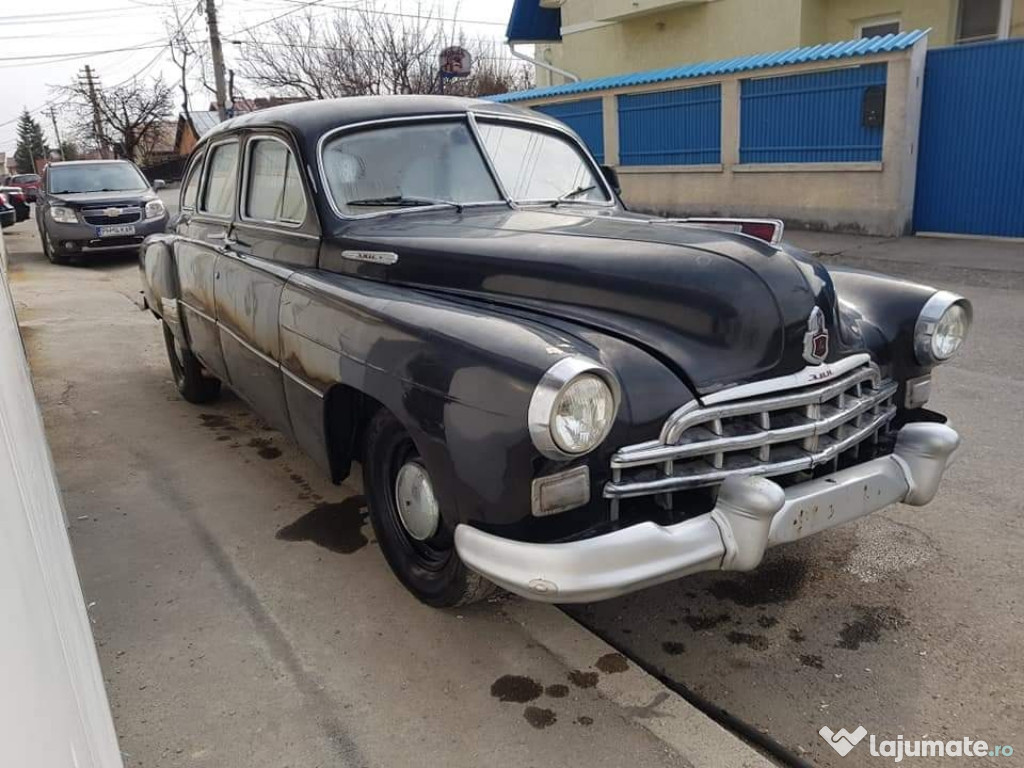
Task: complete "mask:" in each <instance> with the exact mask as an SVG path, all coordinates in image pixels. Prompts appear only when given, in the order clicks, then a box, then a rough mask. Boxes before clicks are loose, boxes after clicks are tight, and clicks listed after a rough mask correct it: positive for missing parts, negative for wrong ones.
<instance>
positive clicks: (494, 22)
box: [0, 0, 512, 154]
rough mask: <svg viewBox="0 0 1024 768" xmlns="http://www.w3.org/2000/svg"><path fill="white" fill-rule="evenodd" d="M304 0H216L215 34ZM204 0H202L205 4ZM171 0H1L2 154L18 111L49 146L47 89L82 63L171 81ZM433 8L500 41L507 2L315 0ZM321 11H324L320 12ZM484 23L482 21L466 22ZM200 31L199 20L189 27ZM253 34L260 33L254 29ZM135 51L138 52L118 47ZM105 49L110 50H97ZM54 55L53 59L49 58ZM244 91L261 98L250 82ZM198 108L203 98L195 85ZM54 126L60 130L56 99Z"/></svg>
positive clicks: (110, 77)
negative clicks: (167, 23)
mask: <svg viewBox="0 0 1024 768" xmlns="http://www.w3.org/2000/svg"><path fill="white" fill-rule="evenodd" d="M304 2H305V0H218V3H217V7H218V17H219V26H220V29H221V35H222V37H223V38H224V39H226V40H229V39H231V37H232V33H237V32H239V31H241V30H244V29H246V28H249V27H252V26H253V25H256V24H258V23H260V22H261V21H266V20H268V19H271V18H273V17H275V16H279V15H281V14H283V13H287V12H289V11H292V12H295V11H298V12H301V11H302V5H303V3H304ZM175 3H176V5H177V6H178V8H179V9H180V10H181V12H182V15H183V16H187V15H188V14H190V13H191V12H192V10H193V9H194V8H195V7H196V3H195V1H194V0H175ZM203 4H204V5H205V1H204V2H203ZM171 5H172V3H171V2H170V0H163V1H162V2H161V0H43V1H42V2H35V3H28V2H21V3H16V2H7V3H4V13H3V15H0V151H2V152H7V153H8V154H11V153H13V152H14V148H15V144H16V136H17V133H16V129H17V119H18V116H19V114H20V113H21V110H22V108H24V107H27V108H28V109H29V110H30V111H33V115H34V117H36V119H37V120H38V121H39V123H40V125H42V126H43V129H44V131H45V132H46V135H47V140H48V141H49V142H50V144H51V146H52V145H53V144H54V143H55V142H54V140H53V126H52V125H51V122H50V117H49V113H48V112H41V111H39V110H40V107H43V106H44V105H45V104H46V103H47V102H48V101H51V100H52V99H53V98H54V95H53V93H52V92H51V86H54V85H64V84H67V83H70V82H71V81H72V80H73V79H74V78H75V77H76V75H77V73H78V72H79V71H80V70H81V68H82V67H83V66H84V65H85V64H89V65H91V66H92V68H93V70H94V71H95V72H96V73H97V75H99V77H100V78H101V81H102V83H103V84H106V85H115V84H117V83H119V82H122V81H124V80H127V79H129V78H131V77H132V76H133V75H135V74H137V73H139V72H140V71H142V72H144V73H145V75H147V76H148V75H154V74H159V73H160V72H163V74H164V77H165V78H166V79H167V80H168V81H169V82H174V81H175V77H176V75H177V70H176V69H175V68H174V66H173V64H171V63H170V56H169V54H168V52H167V49H166V48H161V46H163V45H164V44H165V43H166V31H165V20H167V19H173V13H172V10H171ZM418 5H419V6H420V7H421V8H423V9H430V8H436V9H437V10H436V12H435V13H434V15H435V16H443V17H447V18H458V19H459V20H460V21H462V22H463V24H462V26H463V27H464V28H465V30H466V33H467V35H468V36H469V37H470V38H471V39H472V38H476V37H493V38H497V39H502V38H503V37H504V32H505V23H506V22H507V21H508V15H509V11H510V10H511V7H512V0H461V1H457V0H422V2H420V3H417V2H416V0H314V2H313V3H311V7H313V8H317V9H318V10H317V13H330V12H331V10H330V7H331V6H334V7H335V8H339V7H346V6H348V7H352V6H360V7H363V8H372V9H374V10H379V11H388V12H398V13H415V12H416V10H417V6H418ZM320 8H323V9H324V10H319V9H320ZM472 22H487V23H472ZM195 29H196V32H197V34H199V35H201V36H202V35H206V34H207V29H206V25H205V23H204V22H203V21H202V19H200V20H199V23H198V24H196V26H195ZM252 34H254V35H256V36H257V37H258V35H259V32H258V30H253V33H252ZM128 48H135V49H136V50H122V49H128ZM104 51H109V52H107V53H103V52H104ZM224 55H225V59H226V63H227V66H228V67H231V66H232V64H236V65H237V62H238V57H239V55H240V49H239V48H237V47H236V46H233V45H230V44H225V45H224ZM54 59H58V60H56V61H55V60H54ZM244 92H245V94H246V96H250V97H252V96H257V95H262V94H259V93H255V92H253V89H252V88H251V87H247V88H245V89H244ZM193 94H194V95H193V98H194V100H195V103H196V104H197V105H199V104H202V105H204V107H205V105H206V102H207V101H208V96H207V95H206V94H205V93H199V92H197V91H195V90H194V89H193ZM57 118H58V125H61V128H62V130H63V122H64V121H66V120H67V117H66V116H65V118H64V120H62V118H61V113H60V111H59V102H58V112H57Z"/></svg>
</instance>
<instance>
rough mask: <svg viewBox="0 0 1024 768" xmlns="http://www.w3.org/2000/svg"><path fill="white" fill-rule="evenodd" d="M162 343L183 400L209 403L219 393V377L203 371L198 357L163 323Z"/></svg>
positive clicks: (175, 383)
mask: <svg viewBox="0 0 1024 768" xmlns="http://www.w3.org/2000/svg"><path fill="white" fill-rule="evenodd" d="M163 325H164V343H165V344H166V345H167V357H168V359H169V360H170V363H171V374H172V375H173V376H174V385H175V386H176V387H177V388H178V392H179V393H180V394H181V396H182V397H183V398H185V400H187V401H188V402H190V403H196V404H200V403H209V402H211V401H213V400H216V399H217V397H218V396H219V395H220V379H215V378H213V377H212V376H207V375H205V374H204V373H203V366H202V364H201V363H200V362H199V359H198V358H197V357H196V356H195V355H193V354H192V350H190V349H188V348H187V347H184V346H183V345H182V344H181V342H179V341H178V339H177V337H176V336H175V335H174V334H173V333H172V332H171V329H170V328H169V327H168V325H167V323H164V324H163Z"/></svg>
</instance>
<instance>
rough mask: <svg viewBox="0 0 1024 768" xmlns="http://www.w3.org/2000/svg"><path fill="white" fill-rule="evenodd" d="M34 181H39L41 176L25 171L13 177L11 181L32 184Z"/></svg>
mask: <svg viewBox="0 0 1024 768" xmlns="http://www.w3.org/2000/svg"><path fill="white" fill-rule="evenodd" d="M34 181H39V177H38V176H37V175H36V174H34V173H23V174H21V175H19V176H13V177H11V182H12V183H14V184H31V183H32V182H34Z"/></svg>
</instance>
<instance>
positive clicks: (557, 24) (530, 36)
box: [505, 0, 562, 43]
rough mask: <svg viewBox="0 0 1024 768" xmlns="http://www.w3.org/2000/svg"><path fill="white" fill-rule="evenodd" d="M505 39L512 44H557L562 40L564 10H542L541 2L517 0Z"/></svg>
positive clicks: (536, 0)
mask: <svg viewBox="0 0 1024 768" xmlns="http://www.w3.org/2000/svg"><path fill="white" fill-rule="evenodd" d="M505 37H507V38H508V41H509V42H510V43H551V42H554V43H557V42H560V41H561V39H562V10H561V9H560V8H541V7H540V0H516V1H515V5H513V6H512V15H511V16H509V19H508V28H507V29H506V31H505Z"/></svg>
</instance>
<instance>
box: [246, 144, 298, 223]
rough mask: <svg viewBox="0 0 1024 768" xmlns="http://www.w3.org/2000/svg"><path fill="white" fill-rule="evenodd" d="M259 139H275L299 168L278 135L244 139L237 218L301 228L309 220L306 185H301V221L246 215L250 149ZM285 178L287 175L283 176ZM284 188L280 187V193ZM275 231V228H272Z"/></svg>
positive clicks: (286, 145)
mask: <svg viewBox="0 0 1024 768" xmlns="http://www.w3.org/2000/svg"><path fill="white" fill-rule="evenodd" d="M260 141H275V142H277V143H278V144H280V145H282V146H283V147H284V148H285V151H286V152H287V153H288V154H289V156H290V157H291V160H292V163H293V164H294V165H295V168H296V169H299V168H300V166H299V164H298V159H297V157H296V155H295V152H293V151H292V148H291V146H290V145H289V144H288V142H287V141H285V140H284V139H282V138H281V137H280V136H275V135H273V134H270V133H256V134H252V135H251V136H248V137H246V139H245V153H244V157H243V158H242V188H241V191H240V194H239V197H238V220H239V221H242V222H245V223H247V224H249V223H255V224H265V225H268V226H272V227H282V228H284V229H302V228H303V227H304V226H305V225H306V222H307V221H309V196H308V195H307V194H306V186H305V185H304V184H303V185H302V199H303V202H304V203H305V211H304V212H303V216H302V221H298V222H296V221H291V220H289V219H257V218H255V217H251V216H249V215H248V210H247V209H248V206H249V170H250V166H251V164H252V150H253V148H254V147H255V146H256V144H257V143H258V142H260ZM287 169H288V166H287V165H285V171H286V172H287ZM298 177H299V183H300V184H302V174H301V173H299V174H298ZM285 178H287V176H286V177H285ZM283 192H284V190H283V188H282V194H283ZM274 231H276V230H274Z"/></svg>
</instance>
